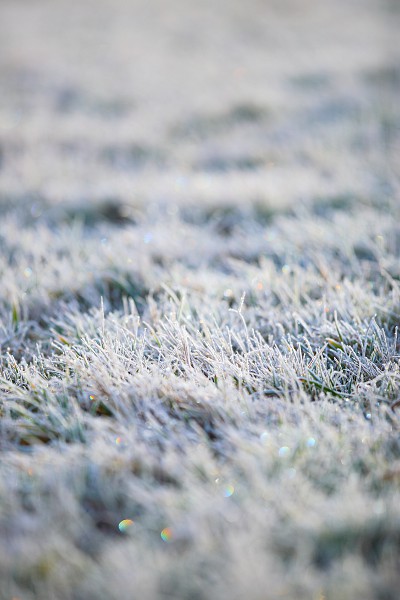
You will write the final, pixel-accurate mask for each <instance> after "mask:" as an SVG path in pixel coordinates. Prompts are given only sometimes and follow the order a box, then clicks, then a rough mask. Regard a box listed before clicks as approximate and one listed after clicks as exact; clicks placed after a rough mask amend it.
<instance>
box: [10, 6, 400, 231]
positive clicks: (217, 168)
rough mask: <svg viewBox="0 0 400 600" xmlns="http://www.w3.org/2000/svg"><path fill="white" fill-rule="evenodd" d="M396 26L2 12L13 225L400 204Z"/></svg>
mask: <svg viewBox="0 0 400 600" xmlns="http://www.w3.org/2000/svg"><path fill="white" fill-rule="evenodd" d="M399 24H400V4H399V3H398V2H397V1H396V0H327V1H325V2H321V1H320V0H247V1H246V2H242V1H241V0H202V1H201V2H198V1H194V0H171V1H165V0H130V1H129V0H81V1H79V2H77V1H76V2H73V1H71V0H56V1H55V0H1V5H0V210H1V211H2V212H3V213H4V212H7V211H8V210H10V209H11V208H12V209H13V210H14V209H17V208H18V207H21V210H23V211H24V214H27V215H28V216H29V218H32V219H38V218H46V216H47V217H48V218H51V219H53V218H54V219H55V220H56V221H57V220H58V219H61V218H64V217H63V215H64V216H65V214H66V213H68V214H72V215H74V216H77V217H78V218H79V216H80V215H81V216H82V218H86V217H85V214H86V212H85V211H87V207H90V206H97V207H98V210H99V211H102V212H103V215H105V218H109V220H110V221H113V220H115V221H116V222H119V221H123V220H124V219H129V218H132V219H133V218H134V217H135V215H136V214H137V213H140V212H141V211H147V210H150V209H151V207H153V208H154V210H155V211H158V210H160V209H161V208H162V207H163V209H164V210H166V211H169V212H172V213H173V212H174V211H179V210H181V209H182V210H186V211H189V213H190V211H192V214H193V215H194V214H195V211H196V210H198V207H199V206H200V207H207V210H209V209H210V210H214V209H215V207H217V208H218V207H226V206H241V207H249V206H257V207H259V208H260V207H261V210H264V211H266V212H268V211H275V210H279V211H280V210H286V209H287V208H288V207H289V208H293V207H296V206H308V205H313V206H315V204H318V205H320V204H321V205H322V208H323V205H324V202H325V201H326V202H327V203H328V204H329V203H332V202H334V203H335V202H336V203H338V204H339V205H340V204H343V206H345V205H346V203H350V204H351V203H352V202H355V201H358V200H360V201H362V202H364V203H365V202H367V203H370V202H373V203H378V204H379V203H382V202H384V201H385V199H387V198H393V197H394V196H396V194H398V190H397V187H396V186H397V179H396V177H397V172H398V163H397V161H398V155H399V152H398V151H399V139H400V130H399V108H398V106H399V102H398V99H399V97H400V96H399V91H400V61H399V58H400V50H399V43H398V31H399ZM90 210H91V209H90ZM68 211H69V212H68Z"/></svg>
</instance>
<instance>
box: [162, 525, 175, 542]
mask: <svg viewBox="0 0 400 600" xmlns="http://www.w3.org/2000/svg"><path fill="white" fill-rule="evenodd" d="M160 535H161V539H162V540H163V542H170V541H171V539H172V530H171V528H170V527H165V528H164V529H163V530H162V532H161V534H160Z"/></svg>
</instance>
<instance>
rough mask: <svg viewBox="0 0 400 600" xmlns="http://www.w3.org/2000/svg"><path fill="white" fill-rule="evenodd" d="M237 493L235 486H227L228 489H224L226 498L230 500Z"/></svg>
mask: <svg viewBox="0 0 400 600" xmlns="http://www.w3.org/2000/svg"><path fill="white" fill-rule="evenodd" d="M234 492H235V488H234V487H233V485H227V486H226V488H225V489H224V496H225V498H230V497H231V496H232V495H233V494H234Z"/></svg>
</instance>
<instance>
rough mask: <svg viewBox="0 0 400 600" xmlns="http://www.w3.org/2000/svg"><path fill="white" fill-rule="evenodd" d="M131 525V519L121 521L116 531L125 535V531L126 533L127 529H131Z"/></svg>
mask: <svg viewBox="0 0 400 600" xmlns="http://www.w3.org/2000/svg"><path fill="white" fill-rule="evenodd" d="M131 525H133V521H132V519H124V520H123V521H121V522H120V523H118V529H119V530H120V531H121V532H122V533H125V531H127V530H128V528H129V527H131Z"/></svg>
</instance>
